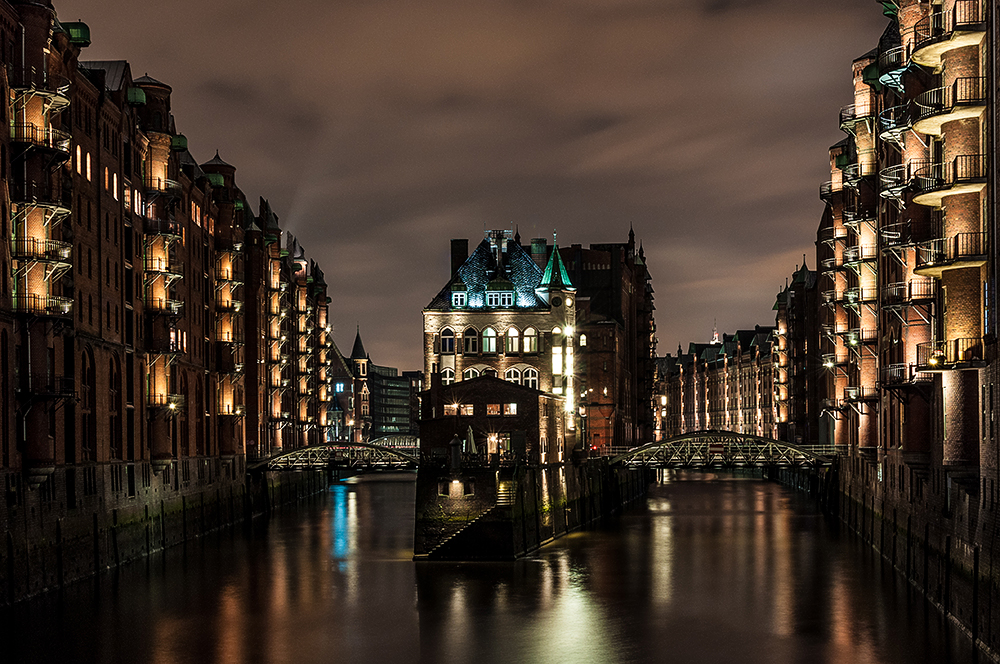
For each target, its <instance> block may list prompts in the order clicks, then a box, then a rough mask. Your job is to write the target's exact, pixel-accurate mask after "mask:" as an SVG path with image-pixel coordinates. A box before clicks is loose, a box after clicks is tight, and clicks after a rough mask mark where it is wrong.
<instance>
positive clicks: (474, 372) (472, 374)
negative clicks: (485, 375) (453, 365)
mask: <svg viewBox="0 0 1000 664" xmlns="http://www.w3.org/2000/svg"><path fill="white" fill-rule="evenodd" d="M478 377H479V370H478V369H466V370H465V371H463V372H462V380H469V379H470V378H478Z"/></svg>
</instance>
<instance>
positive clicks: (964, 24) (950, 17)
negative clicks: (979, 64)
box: [913, 0, 986, 51]
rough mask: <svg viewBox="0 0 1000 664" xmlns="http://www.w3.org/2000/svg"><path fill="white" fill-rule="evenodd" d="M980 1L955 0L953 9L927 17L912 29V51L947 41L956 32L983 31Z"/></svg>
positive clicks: (983, 19) (983, 18)
mask: <svg viewBox="0 0 1000 664" xmlns="http://www.w3.org/2000/svg"><path fill="white" fill-rule="evenodd" d="M985 20H986V14H985V12H984V11H983V5H982V0H956V2H955V8H954V9H951V10H949V11H946V12H937V13H934V14H931V15H930V16H927V17H925V18H923V19H921V20H920V21H918V22H917V24H916V25H915V26H914V27H913V50H914V51H917V50H919V49H921V48H923V47H924V46H930V45H931V44H933V43H935V42H938V41H941V40H943V39H947V38H948V37H949V36H950V35H951V33H953V32H956V31H968V32H973V31H979V30H984V29H985V24H984V21H985Z"/></svg>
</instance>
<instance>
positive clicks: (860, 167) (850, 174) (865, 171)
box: [843, 154, 875, 188]
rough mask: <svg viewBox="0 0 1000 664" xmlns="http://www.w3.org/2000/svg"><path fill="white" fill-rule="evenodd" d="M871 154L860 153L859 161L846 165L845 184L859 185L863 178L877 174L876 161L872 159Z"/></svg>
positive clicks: (848, 185) (844, 171) (847, 185)
mask: <svg viewBox="0 0 1000 664" xmlns="http://www.w3.org/2000/svg"><path fill="white" fill-rule="evenodd" d="M871 159H872V157H871V154H867V155H858V161H857V162H856V163H853V164H848V165H847V166H844V168H843V173H844V186H845V187H851V188H854V187H857V186H858V184H860V182H861V180H863V179H864V178H866V177H869V176H871V175H875V163H874V162H873V161H872V160H871Z"/></svg>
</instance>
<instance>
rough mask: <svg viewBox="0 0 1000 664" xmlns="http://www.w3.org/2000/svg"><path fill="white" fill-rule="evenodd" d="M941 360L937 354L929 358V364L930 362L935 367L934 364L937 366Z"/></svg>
mask: <svg viewBox="0 0 1000 664" xmlns="http://www.w3.org/2000/svg"><path fill="white" fill-rule="evenodd" d="M939 361H940V360H938V358H937V356H936V355H935V356H934V357H932V358H931V359H929V360H927V364H929V365H931V366H932V367H934V366H937V363H938V362H939Z"/></svg>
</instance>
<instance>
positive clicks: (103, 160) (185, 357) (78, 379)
mask: <svg viewBox="0 0 1000 664" xmlns="http://www.w3.org/2000/svg"><path fill="white" fill-rule="evenodd" d="M22 27H23V33H22ZM22 37H23V43H22ZM89 43H90V36H89V29H88V27H87V26H86V25H85V24H83V23H65V24H64V23H60V22H59V21H58V20H57V18H56V15H55V11H54V9H53V8H52V7H51V5H48V4H46V3H27V2H10V3H8V2H0V60H2V63H3V65H4V66H3V67H2V68H0V71H2V72H3V73H2V74H0V80H2V83H3V86H4V88H5V89H4V90H3V92H4V95H5V98H7V99H8V100H9V103H8V104H6V105H5V106H4V107H3V108H4V113H5V114H6V116H7V121H8V123H9V125H10V127H11V130H10V132H6V133H4V135H3V136H2V138H0V178H2V179H3V181H4V182H5V184H6V186H5V187H0V225H2V228H3V233H2V237H3V241H0V267H2V275H3V278H2V279H0V397H2V399H0V403H2V406H0V436H2V438H0V474H2V475H3V486H4V489H5V496H6V500H5V501H3V503H2V504H0V518H2V520H3V522H4V524H6V526H7V528H8V533H9V539H8V547H5V548H4V550H3V551H4V553H3V556H4V561H5V563H4V564H5V569H8V570H10V569H14V570H20V571H24V570H21V565H27V567H25V570H30V569H34V570H35V572H36V573H32V574H29V573H27V572H25V573H24V574H21V573H20V571H19V572H18V573H17V574H15V575H13V576H10V575H8V576H7V577H5V578H7V579H8V583H7V586H6V588H4V589H3V591H4V592H5V596H6V597H16V596H21V595H23V594H27V593H31V592H34V591H35V590H37V589H39V588H42V587H46V586H51V585H52V583H53V579H54V576H53V574H54V572H53V571H52V570H54V569H56V565H55V564H43V565H42V566H41V568H37V567H36V568H31V566H30V565H28V563H27V558H25V557H24V556H23V552H25V551H27V548H26V545H25V543H26V542H50V543H51V542H55V541H57V540H59V537H57V535H56V531H55V530H54V529H55V528H57V527H61V529H62V530H61V533H62V535H61V536H62V538H63V541H66V542H72V541H76V540H75V539H74V538H77V537H80V536H82V534H81V533H86V532H88V529H89V528H91V527H92V525H93V524H97V525H96V526H94V527H95V528H97V527H100V523H98V521H100V520H103V519H105V518H106V516H107V515H110V514H111V513H114V514H115V515H116V516H115V518H119V517H121V518H133V517H135V518H148V517H149V514H150V513H151V512H152V509H147V511H146V512H145V514H146V517H138V516H136V515H139V514H142V513H143V508H144V506H145V507H147V508H148V507H149V506H151V505H155V506H157V510H166V512H165V513H167V514H168V515H169V513H170V511H171V510H173V509H174V508H175V506H177V505H180V504H182V502H183V501H185V500H186V501H188V503H190V502H191V501H192V500H194V499H195V498H197V499H198V500H200V501H205V500H207V498H205V496H211V497H212V500H215V499H216V498H218V496H219V495H220V492H221V491H224V490H229V489H231V488H232V487H242V485H243V482H244V471H245V466H246V461H247V460H248V459H249V460H253V459H257V458H260V457H263V456H266V455H268V454H271V453H273V452H276V451H280V450H284V449H290V448H295V447H300V446H304V445H308V444H313V443H318V442H322V441H324V440H326V439H327V438H328V437H329V436H331V435H333V434H334V433H335V432H336V431H338V430H339V429H342V428H343V426H344V425H343V422H342V419H343V415H342V410H340V409H339V408H338V407H337V401H336V400H335V398H334V392H333V389H334V388H333V386H332V384H331V383H332V380H333V374H334V370H339V369H338V366H339V365H342V364H343V358H342V357H341V356H340V354H339V352H338V351H337V349H336V347H335V346H334V344H333V341H332V338H331V323H330V320H329V318H328V311H327V305H328V301H329V299H328V297H327V286H326V283H325V278H324V274H323V271H322V270H321V269H320V267H319V266H318V265H317V264H316V263H315V261H312V260H310V259H309V258H308V257H307V256H306V254H305V252H304V251H303V249H302V247H301V246H300V245H299V244H298V243H297V242H296V241H295V239H294V238H293V237H292V236H291V235H289V234H288V233H286V232H284V231H283V230H282V229H281V228H280V226H279V224H278V217H277V216H276V215H275V214H274V212H273V211H272V210H271V208H270V206H269V205H268V204H267V202H266V201H264V200H261V201H260V204H259V205H258V206H257V212H256V214H255V212H254V210H253V208H252V206H251V205H250V204H249V202H248V200H247V198H246V196H245V195H244V194H243V192H242V191H241V190H240V189H239V187H238V185H237V184H236V180H235V173H236V168H235V167H234V166H232V165H230V164H228V163H226V162H225V161H224V160H223V159H221V158H220V157H219V155H218V154H216V155H215V157H214V158H213V159H211V160H208V161H206V162H204V163H201V164H199V163H198V161H197V160H196V159H195V158H194V156H193V155H192V153H191V152H189V151H188V146H187V140H186V138H185V137H184V135H183V134H181V133H180V132H179V131H178V128H177V126H176V125H175V121H174V118H173V116H172V114H171V110H170V101H171V88H170V86H169V85H167V84H165V83H162V82H160V81H157V80H156V79H154V78H152V77H150V76H141V77H133V75H132V71H131V67H130V65H129V63H128V62H125V61H108V62H89V61H86V60H85V59H84V58H83V57H82V54H83V52H84V50H85V49H86V47H87V46H88V45H89ZM15 44H16V46H17V47H16V48H15V47H14V46H15ZM31 488H37V490H36V491H29V490H28V489H31ZM29 511H30V512H31V513H32V514H34V515H35V517H34V518H33V519H30V520H29V519H26V518H25V515H26V514H28V512H29ZM95 515H96V516H95ZM128 515H132V516H131V517H129V516H128ZM92 518H93V519H96V520H94V521H93V524H92ZM77 521H79V523H78V522H77ZM57 523H58V526H57ZM80 524H84V525H82V526H80ZM78 526H79V527H78ZM95 532H96V530H95ZM123 547H124V544H123ZM11 550H13V551H15V555H14V556H13V557H10V556H9V555H7V554H8V552H9V551H11ZM94 550H96V546H95V547H94ZM50 554H52V552H51V551H50V550H48V549H44V547H43V549H42V550H39V551H36V557H38V558H40V559H46V557H47V556H49V555H50ZM53 555H54V554H53ZM66 556H67V557H69V556H70V554H69V553H67V554H66ZM50 562H51V561H50ZM87 564H88V565H90V564H93V565H94V566H96V565H97V564H98V563H97V562H96V561H93V562H92V563H90V562H89V563H87ZM46 569H47V570H48V571H47V572H46V571H45V570H46ZM60 569H61V568H60ZM82 573H86V571H83V572H82ZM60 574H61V572H60ZM46 575H48V576H46ZM15 577H16V578H15ZM18 579H20V580H18ZM17 584H25V585H23V586H18V585H17ZM15 586H17V587H15Z"/></svg>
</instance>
